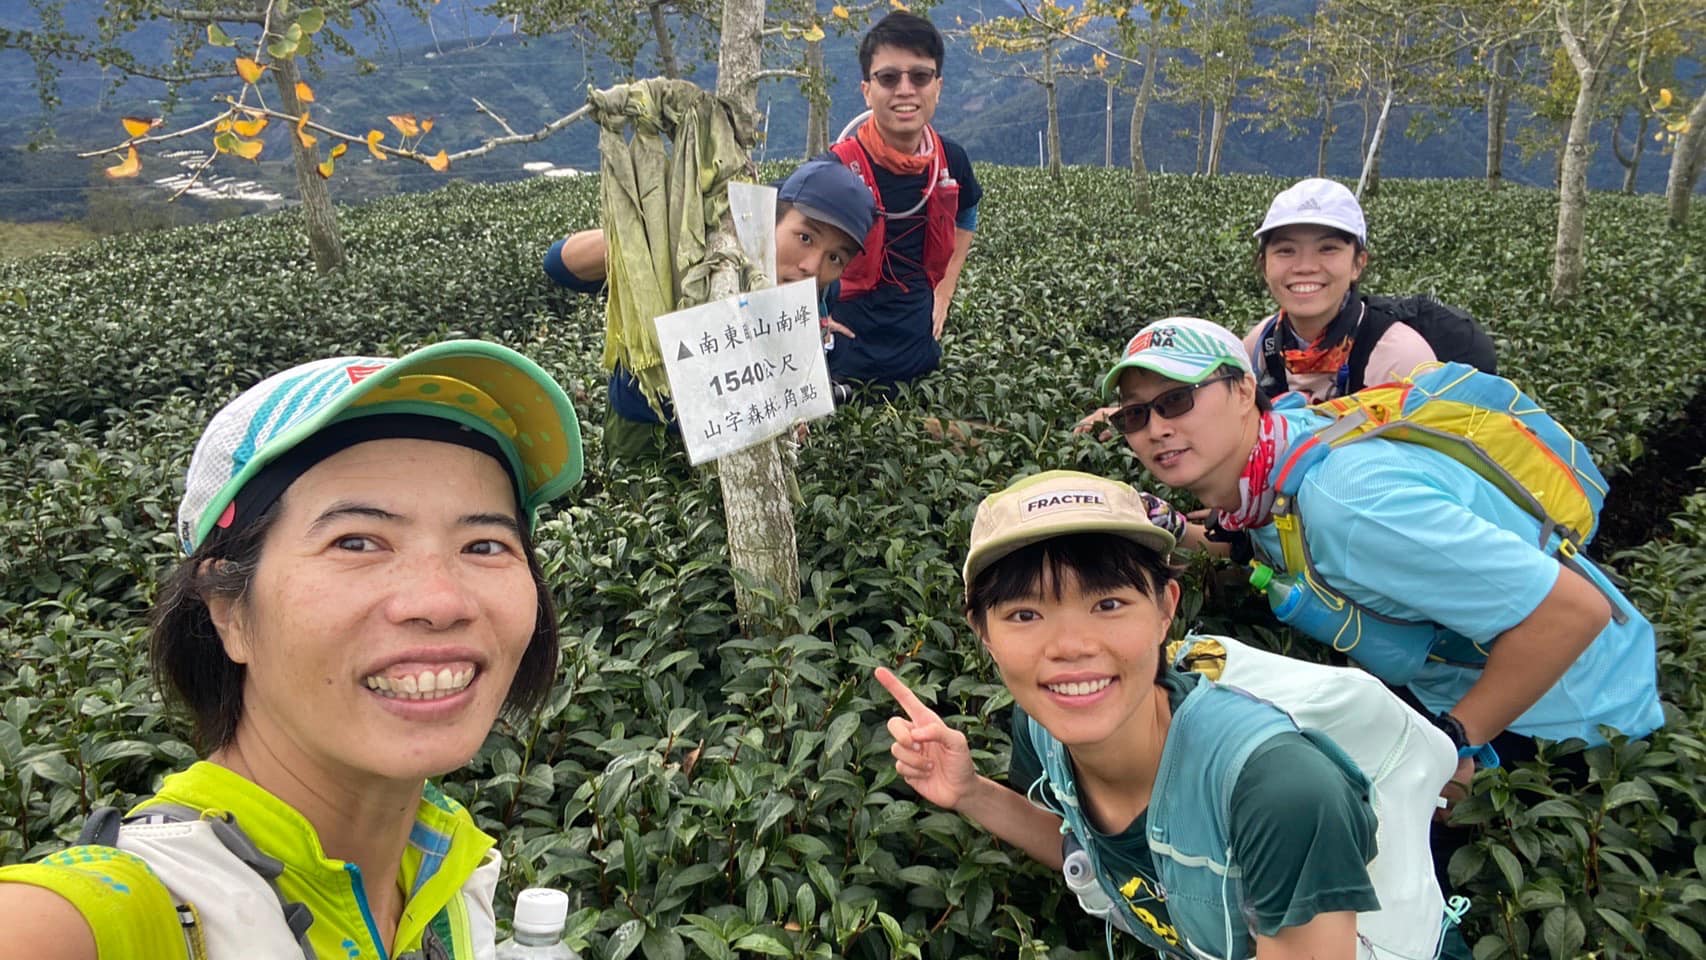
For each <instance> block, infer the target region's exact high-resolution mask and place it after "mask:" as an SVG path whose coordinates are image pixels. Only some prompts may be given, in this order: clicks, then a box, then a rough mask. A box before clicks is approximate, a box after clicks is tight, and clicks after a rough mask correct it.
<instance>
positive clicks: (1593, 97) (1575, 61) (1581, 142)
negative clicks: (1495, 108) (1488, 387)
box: [1551, 0, 1629, 303]
mask: <svg viewBox="0 0 1706 960" xmlns="http://www.w3.org/2000/svg"><path fill="white" fill-rule="evenodd" d="M1628 11H1629V0H1616V4H1615V6H1614V7H1613V8H1612V10H1611V14H1610V16H1611V22H1610V23H1609V24H1608V25H1607V26H1606V28H1605V36H1604V37H1602V38H1601V40H1600V42H1599V44H1598V46H1597V47H1596V48H1595V49H1593V50H1592V51H1589V50H1587V49H1585V46H1586V43H1585V41H1586V37H1580V38H1578V37H1577V36H1576V35H1575V33H1574V31H1573V28H1572V26H1571V24H1570V22H1569V16H1568V11H1567V9H1566V8H1565V7H1564V6H1559V7H1557V8H1556V14H1557V19H1558V31H1559V34H1560V37H1561V38H1562V40H1563V42H1564V49H1565V52H1566V53H1567V54H1569V57H1570V64H1571V66H1573V67H1575V68H1576V76H1577V78H1578V79H1579V80H1580V81H1581V82H1580V86H1579V87H1578V88H1577V90H1576V107H1575V111H1574V112H1573V113H1571V114H1570V130H1569V134H1568V135H1567V136H1566V137H1565V139H1564V150H1563V153H1562V157H1563V162H1562V164H1561V165H1560V166H1559V170H1558V240H1557V243H1556V245H1555V246H1554V247H1553V251H1552V291H1551V298H1552V302H1553V303H1562V302H1564V301H1565V300H1568V299H1570V298H1571V297H1574V296H1575V295H1576V293H1577V292H1578V291H1580V290H1581V286H1582V274H1583V273H1585V272H1586V269H1587V258H1586V255H1585V254H1584V252H1583V249H1582V238H1583V235H1584V233H1585V232H1586V230H1587V206H1588V161H1589V158H1590V157H1591V156H1592V155H1593V141H1592V140H1591V139H1590V137H1591V135H1592V134H1593V117H1594V112H1595V110H1596V109H1597V108H1598V106H1599V96H1600V92H1601V90H1602V88H1603V87H1604V86H1605V79H1606V76H1607V72H1606V70H1605V69H1604V63H1605V59H1606V54H1607V53H1609V51H1610V50H1611V47H1612V44H1613V43H1615V42H1616V40H1617V33H1618V28H1620V27H1621V26H1622V25H1623V17H1624V15H1625V14H1626V13H1628Z"/></svg>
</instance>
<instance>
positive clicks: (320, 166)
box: [314, 160, 332, 180]
mask: <svg viewBox="0 0 1706 960" xmlns="http://www.w3.org/2000/svg"><path fill="white" fill-rule="evenodd" d="M314 172H315V173H317V174H319V175H320V179H321V180H330V179H332V161H330V160H322V161H320V162H319V163H317V164H315V165H314Z"/></svg>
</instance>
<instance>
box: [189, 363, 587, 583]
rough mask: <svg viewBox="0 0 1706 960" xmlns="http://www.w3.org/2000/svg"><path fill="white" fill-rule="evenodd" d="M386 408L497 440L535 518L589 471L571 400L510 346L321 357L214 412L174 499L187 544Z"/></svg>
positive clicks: (521, 498)
mask: <svg viewBox="0 0 1706 960" xmlns="http://www.w3.org/2000/svg"><path fill="white" fill-rule="evenodd" d="M382 414H403V415H412V416H417V417H429V418H436V419H441V420H446V421H450V422H451V423H453V424H456V425H459V426H461V427H464V428H467V429H468V430H472V431H476V432H477V433H479V434H480V435H483V436H484V437H486V438H488V439H489V440H491V441H492V442H493V443H494V444H495V445H496V447H497V449H498V451H500V452H501V453H502V454H503V456H504V458H505V459H506V460H507V461H508V462H507V464H506V466H507V467H508V470H509V474H510V476H511V477H513V478H514V479H515V481H516V498H517V499H516V502H517V504H518V505H519V506H520V508H521V511H522V513H523V514H524V515H525V517H526V518H527V520H528V522H529V523H531V522H532V520H533V518H534V515H535V512H536V511H537V510H538V508H539V506H540V504H543V503H546V502H547V501H550V500H552V499H554V498H556V497H557V496H559V495H560V494H562V493H564V492H565V491H567V490H568V489H569V488H570V487H572V486H574V485H575V484H576V483H577V482H579V480H580V478H581V472H582V470H583V460H582V455H581V436H580V421H579V420H578V419H577V418H576V417H575V408H574V405H573V404H572V403H570V402H569V398H568V396H567V395H566V394H565V393H564V392H563V388H562V387H561V386H559V385H558V384H557V381H555V380H553V379H552V378H551V375H550V374H548V373H546V372H545V371H544V370H542V369H540V368H539V365H538V364H535V363H534V362H533V361H531V360H529V359H527V358H526V357H524V356H522V355H521V354H519V353H516V352H515V351H514V350H511V349H510V348H508V347H505V346H502V345H500V344H496V343H488V342H486V341H484V340H449V341H446V342H444V343H436V344H433V345H432V346H428V347H423V348H421V349H419V350H416V351H414V352H412V353H409V354H407V355H405V356H403V357H400V358H397V359H392V358H390V357H331V358H328V359H325V360H314V361H311V362H309V363H304V364H301V365H299V366H295V367H292V368H290V369H289V370H286V371H284V372H283V373H277V374H274V375H273V376H270V377H268V378H266V379H265V380H262V381H261V382H260V383H257V384H255V385H254V386H252V387H250V388H249V389H247V390H245V391H243V392H242V393H241V394H239V395H238V397H237V398H236V399H235V400H232V401H231V402H230V403H228V404H226V405H225V406H224V407H223V408H222V409H220V411H219V412H218V413H216V414H214V415H213V420H212V421H210V422H209V423H208V425H207V429H206V430H205V431H203V433H202V435H201V439H200V440H199V441H197V442H196V447H195V454H194V455H193V456H191V457H190V467H189V473H188V475H187V476H186V477H185V480H184V499H183V502H182V503H181V504H179V506H178V539H179V541H180V542H181V543H182V544H183V548H184V552H185V553H194V552H195V548H196V546H197V545H199V544H200V543H201V542H202V541H203V540H205V539H206V538H207V536H208V535H209V533H210V532H211V531H213V529H214V528H215V527H216V526H228V525H230V524H231V522H232V517H231V514H232V512H233V511H234V509H235V508H234V506H233V505H234V504H235V503H236V500H237V495H238V493H239V492H240V491H242V489H243V487H244V485H245V484H247V483H249V482H250V481H251V480H253V479H254V478H255V477H256V475H257V474H259V473H261V471H262V470H263V469H264V468H265V467H266V466H267V465H268V464H271V463H273V462H275V461H276V460H278V459H279V458H280V457H281V456H283V455H284V454H286V453H289V452H290V451H291V450H293V449H294V448H296V447H297V446H298V445H300V444H302V443H304V442H305V441H307V440H308V439H309V438H311V437H313V436H315V435H316V434H317V433H320V432H321V431H323V430H326V429H327V428H329V427H331V426H332V425H334V424H341V423H343V422H344V421H348V420H354V419H358V418H362V417H368V416H378V415H382Z"/></svg>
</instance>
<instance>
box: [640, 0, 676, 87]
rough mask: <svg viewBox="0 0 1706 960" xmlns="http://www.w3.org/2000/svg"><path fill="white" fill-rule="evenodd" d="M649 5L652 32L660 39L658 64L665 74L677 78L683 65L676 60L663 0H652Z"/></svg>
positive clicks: (673, 78) (672, 78)
mask: <svg viewBox="0 0 1706 960" xmlns="http://www.w3.org/2000/svg"><path fill="white" fill-rule="evenodd" d="M647 6H649V7H650V9H651V12H652V33H653V34H655V35H656V36H657V41H658V66H659V67H661V68H662V69H663V75H664V76H666V77H668V78H670V79H671V80H675V79H677V78H679V77H680V76H681V66H680V64H678V63H677V62H676V60H675V43H674V41H673V40H672V39H671V38H670V35H669V21H668V20H666V19H665V18H664V9H663V8H664V4H663V0H652V2H651V3H650V4H648V5H647Z"/></svg>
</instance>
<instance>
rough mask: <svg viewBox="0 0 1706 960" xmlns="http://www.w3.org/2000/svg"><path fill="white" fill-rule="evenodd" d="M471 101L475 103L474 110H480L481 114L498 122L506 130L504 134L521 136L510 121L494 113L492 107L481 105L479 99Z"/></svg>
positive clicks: (475, 98) (474, 98) (472, 98)
mask: <svg viewBox="0 0 1706 960" xmlns="http://www.w3.org/2000/svg"><path fill="white" fill-rule="evenodd" d="M469 99H471V100H473V101H474V109H475V110H478V111H480V112H481V113H483V114H485V115H486V116H488V117H491V118H492V119H493V120H496V121H497V124H498V126H500V127H503V128H504V133H507V134H509V135H510V136H512V137H519V136H521V134H519V133H516V132H515V128H514V127H512V126H510V125H509V121H508V120H505V119H504V118H503V117H500V116H498V115H497V114H496V113H493V112H492V108H491V107H488V106H486V105H485V104H483V103H481V102H480V98H479V97H470V98H469Z"/></svg>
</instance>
